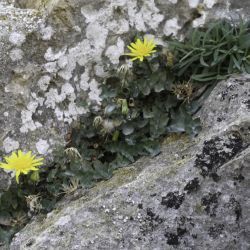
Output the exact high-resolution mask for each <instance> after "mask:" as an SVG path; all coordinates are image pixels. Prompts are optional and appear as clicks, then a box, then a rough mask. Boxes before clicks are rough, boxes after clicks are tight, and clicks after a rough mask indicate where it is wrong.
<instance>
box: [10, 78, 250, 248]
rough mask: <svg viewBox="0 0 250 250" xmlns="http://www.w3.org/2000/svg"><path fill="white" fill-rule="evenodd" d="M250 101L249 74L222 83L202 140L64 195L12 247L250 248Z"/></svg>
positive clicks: (167, 149) (177, 145) (178, 144)
mask: <svg viewBox="0 0 250 250" xmlns="http://www.w3.org/2000/svg"><path fill="white" fill-rule="evenodd" d="M237 94H238V95H237ZM249 101H250V75H245V76H235V77H232V78H230V79H229V80H227V81H223V82H220V83H219V84H218V85H217V87H216V88H215V89H214V90H213V91H212V93H211V95H210V97H209V98H208V99H207V100H206V102H205V104H204V107H203V108H202V109H201V110H200V111H199V114H198V116H200V117H201V119H202V123H203V124H204V130H203V131H202V132H201V134H200V135H199V136H198V137H197V138H196V139H193V140H188V139H187V138H186V137H182V138H179V139H178V140H172V141H171V140H169V139H167V141H166V144H165V145H163V147H162V153H161V154H160V155H159V156H157V157H155V158H153V159H149V158H142V159H140V160H139V161H138V162H136V163H135V164H133V165H132V166H129V167H128V168H123V169H121V170H119V171H117V172H116V173H115V175H114V177H113V178H112V179H111V180H109V181H106V182H101V183H98V184H97V186H96V187H94V188H92V189H90V190H83V191H79V193H78V194H76V196H75V197H74V196H73V197H68V198H67V197H66V198H65V199H64V200H63V201H62V202H61V203H60V204H58V206H57V208H56V209H55V210H54V211H53V212H51V213H50V214H48V215H47V217H46V218H45V219H44V220H39V219H35V220H34V221H33V222H31V223H30V224H28V225H27V226H26V227H25V228H24V229H23V230H22V231H21V232H19V233H18V234H17V235H16V236H15V238H14V240H13V242H12V245H11V249H12V250H19V249H34V250H39V249H148V250H149V249H159V250H160V249H162V250H163V249H182V250H183V249H184V250H185V249H194V250H196V249H197V250H200V249H204V250H208V249H242V250H246V249H249V248H250V240H249V234H250V224H249V222H250V219H249V210H250V202H249V201H250V199H249V198H250V191H249V190H250V189H249V183H250V182H249V181H250V180H249V179H250V175H249V173H250V172H249V167H250V147H249V145H250V109H249ZM218 118H219V119H218ZM77 197H78V198H77ZM79 197H80V198H79Z"/></svg>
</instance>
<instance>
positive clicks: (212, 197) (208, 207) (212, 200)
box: [201, 192, 221, 216]
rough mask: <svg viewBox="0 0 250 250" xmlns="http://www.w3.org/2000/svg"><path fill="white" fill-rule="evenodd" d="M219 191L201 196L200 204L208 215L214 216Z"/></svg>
mask: <svg viewBox="0 0 250 250" xmlns="http://www.w3.org/2000/svg"><path fill="white" fill-rule="evenodd" d="M220 195H221V193H219V192H218V193H213V194H212V193H209V194H207V195H205V196H203V197H202V199H201V204H202V206H203V207H204V210H205V211H206V212H207V214H209V215H210V216H216V209H217V207H218V198H219V196H220Z"/></svg>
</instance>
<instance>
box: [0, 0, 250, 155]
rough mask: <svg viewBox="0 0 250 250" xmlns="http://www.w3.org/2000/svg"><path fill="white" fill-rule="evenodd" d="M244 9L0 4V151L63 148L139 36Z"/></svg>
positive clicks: (29, 1)
mask: <svg viewBox="0 0 250 250" xmlns="http://www.w3.org/2000/svg"><path fill="white" fill-rule="evenodd" d="M249 9H250V3H249V1H247V0H246V1H242V0H241V1H238V0H203V1H199V0H182V1H180V0H147V1H146V0H143V1H142V0H105V1H103V0H95V1H87V0H70V1H69V0H60V1H59V0H35V1H34V0H1V1H0V51H1V54H0V70H1V74H0V112H1V114H2V115H1V117H0V138H1V140H0V152H2V154H6V153H7V154H8V153H10V152H11V151H13V150H16V149H18V148H21V149H23V150H32V151H34V152H36V153H39V154H44V155H47V154H49V153H50V152H51V151H52V149H53V148H54V147H55V145H57V144H60V145H62V144H63V143H65V140H64V136H65V134H66V132H67V130H68V129H69V127H70V126H71V124H72V123H73V122H74V121H76V120H77V118H78V117H79V115H84V114H86V113H88V112H91V110H92V109H98V108H99V106H100V104H101V101H102V100H101V98H100V93H101V91H100V85H101V84H103V82H104V78H105V77H106V76H107V75H108V70H109V69H112V68H113V67H117V64H118V63H119V57H120V55H122V54H123V53H124V51H126V45H127V44H128V43H130V42H131V40H132V38H133V36H134V35H135V34H136V33H138V32H143V33H147V34H151V35H155V36H156V41H157V42H161V41H160V38H161V36H162V35H163V34H164V35H170V34H173V35H177V36H179V35H182V34H184V33H185V32H186V30H187V28H188V27H190V26H199V25H203V24H204V23H205V22H206V21H207V20H210V19H211V18H222V17H228V18H231V17H232V18H234V17H236V18H238V17H239V16H237V14H236V13H240V15H241V16H242V17H243V18H244V17H247V14H248V13H249ZM46 159H48V157H46Z"/></svg>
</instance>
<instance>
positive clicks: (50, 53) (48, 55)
mask: <svg viewBox="0 0 250 250" xmlns="http://www.w3.org/2000/svg"><path fill="white" fill-rule="evenodd" d="M66 50H67V48H63V49H62V50H60V51H58V52H57V53H55V52H53V50H52V48H51V47H49V48H48V49H47V51H46V53H45V55H44V58H45V59H46V60H47V61H56V60H58V59H59V58H60V57H61V56H63V55H64V54H65V52H66Z"/></svg>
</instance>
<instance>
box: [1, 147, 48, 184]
mask: <svg viewBox="0 0 250 250" xmlns="http://www.w3.org/2000/svg"><path fill="white" fill-rule="evenodd" d="M4 160H5V161H6V163H0V168H4V169H7V170H14V171H15V172H16V181H17V183H19V175H20V174H28V173H29V171H32V170H34V171H36V170H39V169H38V168H37V167H38V166H41V165H42V164H43V158H36V156H35V155H32V153H31V151H29V152H28V153H26V154H25V153H23V152H22V151H21V150H18V152H17V153H16V152H13V153H12V154H11V155H10V156H9V157H4Z"/></svg>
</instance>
